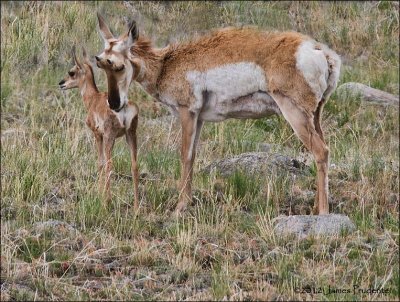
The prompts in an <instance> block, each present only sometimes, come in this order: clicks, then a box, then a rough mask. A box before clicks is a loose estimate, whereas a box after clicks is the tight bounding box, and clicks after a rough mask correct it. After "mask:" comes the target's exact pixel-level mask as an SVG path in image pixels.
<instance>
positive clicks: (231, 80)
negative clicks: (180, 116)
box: [186, 62, 279, 121]
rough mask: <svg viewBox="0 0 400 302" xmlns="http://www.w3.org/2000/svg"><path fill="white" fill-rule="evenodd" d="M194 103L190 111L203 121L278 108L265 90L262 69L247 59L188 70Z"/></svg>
mask: <svg viewBox="0 0 400 302" xmlns="http://www.w3.org/2000/svg"><path fill="white" fill-rule="evenodd" d="M186 79H187V80H188V81H189V83H190V84H191V85H192V89H193V94H194V97H195V100H196V101H195V103H194V104H193V105H192V106H191V107H190V110H191V111H194V112H199V115H200V119H202V120H204V121H222V120H225V119H227V118H260V117H263V116H267V115H270V114H273V113H277V112H279V109H278V107H277V105H276V103H275V102H274V100H273V99H272V98H271V97H270V96H269V95H268V94H267V93H266V91H267V84H266V78H265V74H264V71H263V69H262V68H261V67H260V66H259V65H257V64H255V63H251V62H240V63H235V64H227V65H223V66H220V67H217V68H214V69H210V70H207V71H205V72H199V71H189V72H188V73H187V74H186Z"/></svg>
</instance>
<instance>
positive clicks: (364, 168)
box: [1, 1, 399, 301]
mask: <svg viewBox="0 0 400 302" xmlns="http://www.w3.org/2000/svg"><path fill="white" fill-rule="evenodd" d="M398 8H399V6H398V4H397V3H396V2H391V1H378V2H314V1H306V2H287V1H283V2H263V1H249V2H247V1H225V2H213V1H206V2H201V1H187V2H186V1H185V2H184V1H177V2H162V1H138V2H128V1H124V2H102V1H95V2H79V1H78V2H44V1H42V2H40V1H25V2H1V41H2V43H1V217H2V220H1V243H2V244H1V282H2V291H1V299H2V300H13V299H14V300H33V299H37V300H135V299H136V300H177V299H182V300H183V299H187V300H214V299H220V300H222V299H230V300H303V299H306V300H332V301H339V300H342V301H347V300H396V299H398V297H399V287H398V284H399V255H398V243H399V219H398V213H399V157H398V155H399V154H398V151H399V119H398V114H399V112H398V108H389V107H388V108H383V107H379V106H377V105H373V106H364V105H363V104H362V103H361V101H360V99H357V98H354V97H351V98H347V99H340V98H339V97H338V96H337V95H336V94H333V96H332V97H331V99H330V100H329V102H327V104H326V105H325V109H324V119H323V129H325V133H326V135H325V136H326V139H327V142H328V143H329V147H330V151H331V160H330V164H331V167H330V192H331V195H330V196H331V200H330V203H331V210H332V212H335V213H343V214H346V215H348V216H349V217H350V219H351V220H353V221H354V222H355V224H356V226H357V229H358V230H357V231H356V232H355V233H353V234H341V235H340V236H338V237H335V238H307V239H305V240H302V241H299V240H297V239H293V238H279V237H277V236H276V235H275V233H274V231H273V218H274V217H276V216H278V215H279V214H309V213H310V211H311V206H312V204H313V198H314V196H313V195H312V196H308V195H307V192H308V191H314V190H315V188H314V186H315V184H314V176H313V175H312V173H313V168H312V167H311V169H310V170H311V173H310V175H308V174H307V175H299V176H297V177H296V178H294V177H292V176H291V175H290V174H287V173H274V174H271V175H267V176H260V175H254V176H249V175H245V174H243V173H241V172H237V173H236V174H234V175H233V176H231V177H230V178H228V179H224V178H222V177H220V175H216V174H215V173H214V174H213V173H211V174H207V173H199V171H200V170H202V169H203V168H204V167H205V166H207V165H208V164H210V163H211V162H213V161H215V160H217V159H221V158H223V157H227V156H232V155H236V154H240V153H243V152H249V151H255V148H256V146H257V145H258V144H260V143H270V144H274V145H275V146H276V150H274V151H276V152H283V151H282V150H286V147H289V148H290V150H291V151H284V152H291V155H293V156H295V157H296V156H300V155H301V154H303V150H302V145H301V143H300V142H299V140H297V139H296V138H295V135H294V134H293V131H292V130H291V128H290V126H289V125H287V123H286V122H285V120H284V118H282V117H272V118H269V119H260V120H228V121H226V122H224V123H210V124H206V125H205V126H204V129H203V132H202V135H201V139H200V147H199V150H198V152H197V158H196V163H195V165H194V168H195V173H194V175H195V177H194V182H193V189H194V191H195V193H194V199H193V204H192V205H191V206H190V207H189V208H188V210H187V212H186V213H185V216H184V217H183V218H180V219H177V220H175V219H174V218H173V217H172V215H171V211H172V210H173V209H174V207H175V205H176V202H177V199H178V196H179V192H178V191H177V189H176V188H177V180H178V179H179V176H180V173H181V172H180V171H181V170H180V160H179V158H180V155H179V144H180V136H181V133H180V130H179V122H177V121H176V120H173V119H170V118H169V117H166V112H167V111H166V110H165V108H161V109H157V108H155V106H154V103H153V101H152V100H150V99H149V97H148V96H147V95H146V94H145V93H144V92H143V90H142V89H141V88H139V87H138V86H137V85H132V88H131V91H130V92H131V99H135V100H137V103H138V106H139V108H140V120H139V127H138V142H139V145H138V147H139V148H138V158H139V166H140V172H141V173H142V175H141V179H140V182H141V183H140V189H139V191H140V192H142V196H140V198H141V201H142V202H141V212H140V213H138V214H134V213H132V211H130V210H129V204H130V202H129V201H130V200H132V198H133V196H132V194H133V193H132V191H133V190H132V188H131V179H130V178H129V177H128V176H127V175H130V170H129V154H128V151H127V150H126V148H125V146H124V144H123V143H121V142H119V143H117V144H116V146H115V148H114V153H113V163H114V174H113V176H112V177H113V183H114V187H115V190H113V201H112V203H111V205H110V206H109V207H108V208H104V207H102V206H101V200H100V196H98V193H97V186H96V184H97V172H96V153H95V152H93V143H94V141H93V138H92V137H91V134H90V132H89V131H88V130H87V129H86V125H85V120H84V115H85V112H84V108H83V106H82V102H81V101H80V95H78V93H77V92H61V91H59V90H58V87H57V83H58V82H59V81H60V80H61V78H62V76H63V74H64V72H65V70H66V69H67V68H68V67H71V66H72V65H71V62H70V61H69V57H70V55H69V51H70V46H71V45H72V44H74V43H84V44H85V46H86V47H87V49H88V53H89V54H91V55H95V54H98V51H100V49H102V46H103V45H102V42H101V39H100V37H99V35H98V33H97V30H96V26H97V23H96V14H95V12H96V11H104V12H105V13H106V14H107V16H108V18H109V20H110V24H113V25H112V30H114V31H115V32H122V29H124V28H125V26H126V24H125V22H124V19H123V17H131V16H134V17H135V18H136V19H137V20H138V24H139V26H140V27H139V30H140V32H141V33H143V34H146V35H148V36H150V37H151V38H152V40H153V42H154V44H155V45H156V46H157V47H162V46H164V45H165V44H166V43H167V42H177V41H186V40H188V39H190V38H191V37H193V36H196V35H199V34H202V33H206V32H208V31H209V30H210V29H212V28H218V27H223V26H241V25H256V26H258V27H260V28H262V29H265V30H296V31H300V32H302V33H305V34H309V35H310V36H312V37H313V38H315V39H316V40H318V41H321V42H324V43H326V44H328V45H329V46H330V47H331V48H332V49H335V50H336V51H337V52H338V53H339V54H340V55H341V56H342V60H343V63H344V64H343V69H342V73H341V83H343V82H348V81H355V82H362V83H364V84H368V85H371V86H373V87H375V88H378V89H383V90H386V91H388V92H390V93H398V89H399V86H398V83H399V73H398V68H399V65H398V62H399V55H398V54H399V44H398V34H399V10H398ZM238 47H240V45H238ZM95 73H96V75H95V76H96V80H97V81H96V82H97V83H99V85H98V86H99V88H100V90H103V91H105V90H106V85H105V83H106V82H105V77H104V74H103V73H102V72H101V71H98V70H97V71H96V69H95ZM53 220H55V221H62V222H64V223H65V225H64V224H62V225H60V226H57V224H55V225H56V228H55V229H51V231H50V232H49V231H41V229H40V228H39V226H40V225H42V224H43V223H44V222H49V221H50V222H52V221H53ZM353 285H358V286H359V288H360V289H367V288H380V287H382V288H384V289H389V290H390V292H389V293H387V294H386V295H382V294H368V293H362V292H357V293H356V294H354V293H353ZM329 286H330V287H331V288H339V289H351V292H350V293H341V294H339V293H332V294H330V295H327V294H324V293H321V294H314V295H311V294H309V293H299V292H298V289H307V288H322V289H324V290H325V291H326V290H327V289H328V287H329Z"/></svg>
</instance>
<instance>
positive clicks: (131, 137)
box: [126, 116, 139, 210]
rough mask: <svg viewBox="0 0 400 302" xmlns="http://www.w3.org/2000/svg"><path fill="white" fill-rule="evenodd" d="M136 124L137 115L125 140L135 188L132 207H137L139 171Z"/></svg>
mask: <svg viewBox="0 0 400 302" xmlns="http://www.w3.org/2000/svg"><path fill="white" fill-rule="evenodd" d="M137 125H138V117H137V116H136V117H135V118H134V119H133V121H132V124H131V127H130V129H129V130H128V131H127V132H126V142H127V143H128V145H129V150H130V154H131V173H132V180H133V188H134V190H135V192H134V194H135V197H134V203H133V205H134V209H135V210H137V209H138V208H139V171H138V165H137V137H136V128H137Z"/></svg>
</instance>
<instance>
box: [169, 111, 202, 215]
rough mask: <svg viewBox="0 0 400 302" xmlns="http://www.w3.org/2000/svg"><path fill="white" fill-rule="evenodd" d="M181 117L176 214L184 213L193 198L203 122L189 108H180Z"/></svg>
mask: <svg viewBox="0 0 400 302" xmlns="http://www.w3.org/2000/svg"><path fill="white" fill-rule="evenodd" d="M179 116H180V120H181V127H182V145H181V163H182V171H181V183H180V188H179V202H178V204H177V206H176V208H175V213H176V214H179V213H180V212H181V211H183V210H184V209H185V208H186V206H187V203H188V201H190V200H191V198H192V176H193V163H194V158H195V154H196V145H197V142H198V140H199V136H200V131H201V127H202V125H203V122H202V121H198V114H195V113H193V112H191V111H189V110H188V108H187V107H179Z"/></svg>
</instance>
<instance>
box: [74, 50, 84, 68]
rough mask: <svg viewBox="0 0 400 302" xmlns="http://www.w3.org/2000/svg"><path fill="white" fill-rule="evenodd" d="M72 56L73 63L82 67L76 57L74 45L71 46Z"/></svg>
mask: <svg viewBox="0 0 400 302" xmlns="http://www.w3.org/2000/svg"><path fill="white" fill-rule="evenodd" d="M72 57H73V58H74V63H75V65H76V66H78V67H79V68H80V69H82V64H81V63H80V62H79V60H78V58H77V57H76V51H75V45H74V46H72Z"/></svg>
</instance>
